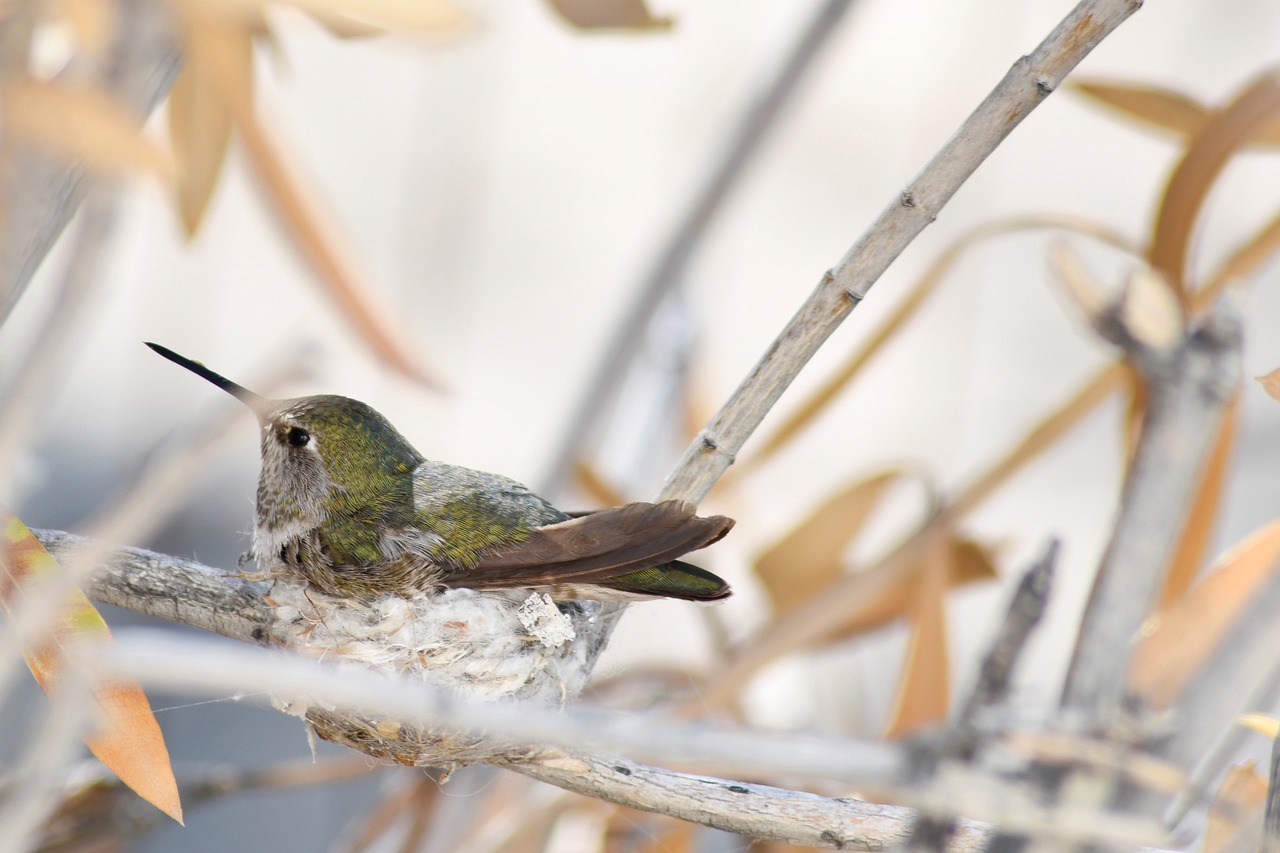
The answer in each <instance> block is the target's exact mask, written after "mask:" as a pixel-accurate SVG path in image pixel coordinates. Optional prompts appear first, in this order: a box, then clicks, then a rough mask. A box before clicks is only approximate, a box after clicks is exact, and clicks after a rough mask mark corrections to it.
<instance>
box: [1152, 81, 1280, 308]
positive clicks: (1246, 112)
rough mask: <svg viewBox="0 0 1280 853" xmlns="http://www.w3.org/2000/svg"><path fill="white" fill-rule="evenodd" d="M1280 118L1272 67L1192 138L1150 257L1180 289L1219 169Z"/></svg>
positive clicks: (1279, 86)
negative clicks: (1194, 232)
mask: <svg viewBox="0 0 1280 853" xmlns="http://www.w3.org/2000/svg"><path fill="white" fill-rule="evenodd" d="M1278 119H1280V71H1274V70H1273V71H1270V72H1268V73H1266V74H1264V75H1262V76H1261V77H1259V78H1258V79H1257V80H1255V81H1254V82H1253V83H1251V84H1250V85H1249V86H1247V87H1246V88H1245V89H1244V91H1243V92H1241V93H1240V95H1239V96H1237V97H1236V99H1235V100H1234V101H1232V102H1231V103H1230V104H1228V105H1227V106H1226V107H1225V108H1223V109H1222V110H1220V111H1218V112H1215V113H1214V114H1213V115H1212V116H1211V117H1210V118H1209V119H1208V120H1207V121H1206V122H1205V123H1204V126H1203V127H1202V128H1201V130H1200V132H1199V133H1198V134H1196V136H1195V137H1194V138H1193V139H1192V140H1191V143H1190V145H1189V146H1188V148H1187V150H1186V153H1185V154H1184V155H1183V157H1182V160H1181V161H1180V162H1179V163H1178V166H1177V168H1175V169H1174V172H1173V174H1172V175H1171V176H1170V177H1169V183H1168V184H1167V185H1166V187H1165V192H1164V197H1163V198H1162V199H1161V201H1160V206H1159V209H1158V210H1159V212H1158V215H1157V217H1156V222H1155V229H1154V234H1153V236H1152V241H1151V251H1150V253H1149V258H1150V261H1151V266H1152V267H1154V268H1155V269H1157V270H1159V271H1160V272H1162V273H1163V274H1164V275H1165V276H1166V278H1167V279H1168V281H1169V282H1170V284H1171V285H1172V286H1173V287H1174V288H1176V289H1177V290H1178V292H1180V293H1184V294H1185V293H1188V292H1189V291H1190V288H1189V286H1188V276H1187V255H1188V250H1189V248H1190V245H1191V233H1192V229H1193V228H1194V226H1195V222H1196V219H1197V218H1198V217H1199V214H1200V210H1201V209H1202V208H1203V206H1204V201H1205V199H1206V198H1207V197H1208V195H1209V190H1210V189H1211V188H1212V187H1213V184H1214V182H1215V181H1216V180H1217V178H1218V175H1220V174H1221V173H1222V170H1223V168H1224V167H1225V166H1226V164H1227V163H1228V162H1229V161H1230V160H1231V158H1232V157H1234V156H1235V155H1236V152H1238V151H1239V150H1240V148H1241V147H1243V146H1244V145H1245V144H1247V143H1248V142H1249V140H1251V139H1252V138H1253V137H1254V135H1255V134H1257V133H1258V132H1259V131H1260V130H1261V129H1263V128H1266V127H1269V126H1271V125H1273V124H1274V123H1275V122H1276V121H1277V120H1278Z"/></svg>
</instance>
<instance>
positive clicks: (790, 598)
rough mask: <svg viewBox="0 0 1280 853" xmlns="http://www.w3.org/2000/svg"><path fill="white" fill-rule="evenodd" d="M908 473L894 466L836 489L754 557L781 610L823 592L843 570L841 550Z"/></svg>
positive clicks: (780, 613)
mask: <svg viewBox="0 0 1280 853" xmlns="http://www.w3.org/2000/svg"><path fill="white" fill-rule="evenodd" d="M907 476H908V472H907V471H906V470H904V469H901V468H890V469H888V470H886V471H882V472H880V473H879V474H876V475H874V476H871V477H868V478H867V479H865V480H861V481H859V482H857V483H855V484H853V485H852V486H850V487H849V488H847V489H845V490H844V491H842V492H840V493H838V494H836V495H834V496H833V497H831V498H830V499H828V500H827V501H826V502H825V503H823V504H822V505H821V506H820V507H818V509H817V510H815V511H814V512H813V513H812V514H810V516H809V517H808V518H806V519H805V520H804V521H802V522H800V524H798V525H797V526H796V527H795V528H794V529H792V531H791V532H790V533H788V534H787V535H786V536H784V537H783V538H782V540H781V541H779V542H778V543H776V544H775V545H773V546H772V547H770V548H768V549H767V550H766V551H765V552H764V553H762V554H761V555H760V557H759V558H758V559H757V560H756V566H755V569H756V575H757V576H758V577H759V578H760V582H761V583H763V584H764V587H765V589H766V590H767V591H768V593H769V598H770V599H771V600H772V602H773V609H774V613H775V615H776V616H781V615H782V614H785V613H787V612H788V611H790V610H793V609H795V608H796V607H797V606H799V605H800V604H802V603H803V602H805V601H807V600H808V599H810V598H812V597H813V596H815V595H820V594H821V593H822V591H823V590H825V589H826V588H827V587H828V586H829V585H830V584H831V583H832V582H833V581H835V580H836V578H838V577H839V576H840V575H841V574H843V573H844V564H843V562H842V561H841V555H842V554H843V553H844V551H845V550H846V549H847V548H848V547H849V545H850V543H852V542H853V540H854V539H855V538H857V536H858V534H859V533H860V532H861V530H862V528H863V526H864V525H865V524H866V522H867V519H869V518H870V517H871V513H872V512H873V511H875V509H876V507H877V506H879V505H880V501H881V500H882V499H883V498H884V496H885V494H886V493H887V492H888V489H889V487H890V486H892V485H893V484H894V483H896V482H898V481H900V480H902V479H903V478H904V477H907Z"/></svg>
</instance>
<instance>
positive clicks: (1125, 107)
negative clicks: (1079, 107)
mask: <svg viewBox="0 0 1280 853" xmlns="http://www.w3.org/2000/svg"><path fill="white" fill-rule="evenodd" d="M1070 86H1071V88H1073V89H1075V90H1076V91H1078V92H1080V93H1082V94H1084V95H1087V96H1088V97H1090V98H1092V99H1094V100H1095V101H1098V102H1099V103H1101V104H1104V105H1106V106H1108V107H1111V108H1112V109H1115V110H1118V111H1120V112H1121V113H1123V114H1125V115H1126V116H1129V117H1131V118H1136V119H1138V120H1139V121H1141V122H1143V123H1145V124H1147V125H1150V126H1153V127H1156V128H1159V129H1160V130H1167V131H1171V132H1173V133H1176V134H1179V135H1181V136H1186V137H1190V136H1193V135H1195V134H1197V133H1199V132H1200V129H1201V128H1202V127H1203V126H1204V123H1205V121H1206V120H1207V119H1208V117H1209V112H1210V111H1209V108H1208V107H1206V106H1204V105H1202V104H1200V103H1199V102H1197V101H1196V100H1194V99H1193V98H1191V97H1190V96H1188V95H1184V94H1183V93H1181V92H1175V91H1173V90H1172V89H1163V88H1160V87H1158V86H1143V85H1137V84H1131V83H1120V82H1112V81H1107V80H1077V81H1074V82H1072V83H1070Z"/></svg>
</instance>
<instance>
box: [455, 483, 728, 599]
mask: <svg viewBox="0 0 1280 853" xmlns="http://www.w3.org/2000/svg"><path fill="white" fill-rule="evenodd" d="M731 527H733V520H732V519H730V518H725V517H724V516H720V515H713V516H706V517H701V516H698V515H697V514H696V507H694V505H693V504H691V503H687V502H685V501H665V502H663V503H658V504H652V503H632V504H627V505H626V506H620V507H614V508H612V509H605V510H600V511H599V512H593V513H590V514H588V515H583V516H579V517H577V518H571V519H569V520H567V521H561V522H558V523H555V524H548V525H545V526H542V527H537V528H534V529H533V530H531V531H529V533H528V535H527V536H525V537H524V538H522V539H520V540H519V541H515V542H509V543H504V544H501V545H497V546H494V547H492V548H486V549H485V550H484V551H483V552H481V553H480V554H479V556H478V559H477V561H476V562H475V564H474V565H471V566H468V567H467V568H466V569H463V570H460V571H458V572H456V573H453V574H452V575H451V576H449V577H446V578H445V581H444V582H445V583H446V584H448V585H456V586H465V587H469V588H471V589H497V588H505V587H521V586H553V585H558V584H593V583H596V584H598V583H603V582H606V581H609V580H610V579H613V578H617V577H618V576H620V575H626V574H628V573H631V572H635V571H638V570H641V569H648V568H651V567H654V566H661V565H663V564H665V563H669V562H671V561H672V560H674V559H676V558H677V557H679V556H680V555H682V554H685V553H688V552H689V551H694V550H697V549H698V548H705V547H706V546H708V545H710V544H711V543H713V542H716V541H717V540H719V539H720V538H721V537H723V536H724V535H725V534H726V533H728V532H729V529H730V528H731Z"/></svg>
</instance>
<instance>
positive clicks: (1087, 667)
mask: <svg viewBox="0 0 1280 853" xmlns="http://www.w3.org/2000/svg"><path fill="white" fill-rule="evenodd" d="M1131 301H1132V300H1128V299H1126V300H1125V302H1126V303H1128V302H1131ZM1117 308H1118V309H1119V310H1118V311H1117V313H1116V316H1115V321H1116V323H1117V324H1119V325H1120V326H1122V328H1121V329H1119V330H1118V331H1117V334H1116V336H1115V338H1116V340H1117V341H1121V342H1123V343H1124V344H1125V346H1126V348H1127V350H1128V351H1129V353H1130V355H1131V357H1132V358H1133V359H1134V360H1135V361H1136V362H1137V364H1138V366H1139V369H1140V370H1141V371H1142V373H1143V375H1144V377H1145V378H1146V381H1147V384H1148V390H1149V394H1148V406H1147V411H1146V416H1145V419H1144V421H1143V428H1142V436H1141V439H1140V441H1139V443H1138V448H1137V452H1136V455H1135V457H1134V461H1133V465H1132V468H1131V470H1130V473H1129V477H1128V480H1127V481H1126V483H1125V488H1124V494H1123V496H1122V498H1121V504H1120V517H1119V518H1118V519H1117V522H1116V527H1115V531H1114V533H1113V535H1112V539H1111V543H1110V544H1109V546H1108V548H1107V552H1106V554H1105V555H1104V556H1103V560H1102V565H1101V566H1099V568H1098V575H1097V578H1096V579H1095V581H1094V587H1093V592H1092V593H1091V595H1090V599H1089V604H1088V607H1087V609H1086V611H1085V615H1084V620H1083V622H1082V625H1081V629H1080V637H1079V640H1078V642H1077V646H1076V650H1075V655H1074V658H1073V660H1072V662H1071V667H1070V669H1069V670H1068V675H1067V683H1066V688H1065V690H1064V693H1063V701H1064V705H1065V706H1066V707H1068V708H1072V709H1075V710H1076V711H1079V712H1082V713H1083V714H1085V715H1086V716H1087V717H1088V719H1090V720H1092V721H1093V722H1095V723H1102V722H1104V721H1108V720H1114V719H1115V715H1116V714H1117V713H1119V712H1120V711H1121V710H1122V709H1123V706H1124V704H1125V694H1124V683H1125V676H1126V674H1127V672H1128V664H1129V655H1128V654H1125V653H1124V650H1126V649H1128V648H1129V647H1130V644H1131V642H1132V641H1133V638H1134V637H1135V636H1136V635H1137V632H1138V628H1139V626H1140V625H1141V623H1142V620H1143V619H1145V618H1146V616H1147V614H1148V613H1150V612H1151V607H1152V605H1153V603H1154V601H1155V597H1156V595H1157V593H1158V591H1159V584H1160V580H1161V578H1163V576H1164V572H1165V569H1166V567H1167V566H1168V565H1169V563H1170V560H1171V558H1172V556H1173V548H1174V547H1175V545H1176V543H1177V542H1178V533H1179V531H1181V530H1182V527H1183V525H1184V523H1185V520H1186V515H1187V511H1188V508H1189V507H1190V506H1191V505H1192V500H1191V497H1192V495H1193V491H1194V489H1195V488H1196V486H1197V485H1198V484H1199V477H1200V471H1201V469H1202V467H1203V464H1204V461H1205V459H1207V458H1208V455H1209V453H1210V452H1211V450H1212V448H1213V444H1214V442H1215V441H1216V438H1217V433H1218V425H1219V423H1220V422H1221V420H1222V415H1223V412H1224V411H1225V407H1226V405H1227V403H1228V402H1229V401H1230V399H1231V395H1232V394H1233V393H1234V392H1235V389H1236V387H1237V386H1238V385H1239V382H1240V369H1241V368H1240V345H1241V340H1240V319H1239V317H1238V316H1237V314H1236V312H1235V311H1234V310H1233V309H1232V308H1231V307H1230V306H1228V305H1227V304H1225V303H1220V304H1219V305H1218V306H1217V307H1215V309H1214V310H1213V311H1212V312H1210V314H1209V315H1207V317H1206V318H1205V319H1204V320H1203V322H1201V323H1200V325H1199V326H1198V327H1197V328H1195V329H1193V330H1191V331H1190V332H1189V333H1188V334H1187V335H1186V336H1185V337H1181V338H1180V339H1179V340H1178V341H1177V342H1176V343H1174V344H1172V345H1170V346H1167V347H1165V346H1159V345H1150V344H1149V343H1148V340H1150V339H1149V338H1141V337H1137V336H1135V335H1136V334H1138V333H1137V332H1136V331H1135V327H1134V326H1133V325H1131V324H1128V323H1125V322H1124V319H1123V317H1121V315H1120V311H1123V310H1125V308H1124V304H1121V305H1119V306H1117Z"/></svg>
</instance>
